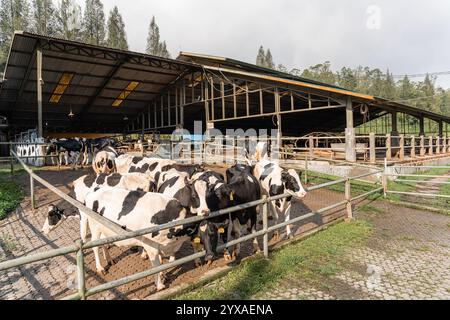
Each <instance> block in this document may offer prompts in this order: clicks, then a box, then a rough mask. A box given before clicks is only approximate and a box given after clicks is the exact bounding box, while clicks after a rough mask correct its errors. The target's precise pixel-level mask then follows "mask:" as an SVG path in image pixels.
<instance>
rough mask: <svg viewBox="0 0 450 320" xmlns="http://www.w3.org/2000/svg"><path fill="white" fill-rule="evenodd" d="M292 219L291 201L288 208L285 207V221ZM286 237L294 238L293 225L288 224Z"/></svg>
mask: <svg viewBox="0 0 450 320" xmlns="http://www.w3.org/2000/svg"><path fill="white" fill-rule="evenodd" d="M289 220H291V202H290V201H289V202H288V203H287V206H286V208H284V221H285V222H286V221H289ZM286 238H292V233H291V226H290V225H289V224H288V225H287V226H286Z"/></svg>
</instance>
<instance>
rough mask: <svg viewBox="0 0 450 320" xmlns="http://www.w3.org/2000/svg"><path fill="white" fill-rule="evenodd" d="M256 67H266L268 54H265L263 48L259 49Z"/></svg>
mask: <svg viewBox="0 0 450 320" xmlns="http://www.w3.org/2000/svg"><path fill="white" fill-rule="evenodd" d="M256 65H257V66H260V67H265V66H266V54H265V52H264V48H263V46H260V47H259V50H258V55H257V56H256Z"/></svg>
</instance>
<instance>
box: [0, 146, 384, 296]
mask: <svg viewBox="0 0 450 320" xmlns="http://www.w3.org/2000/svg"><path fill="white" fill-rule="evenodd" d="M12 155H13V156H14V157H15V158H16V159H17V160H18V161H19V163H20V164H21V166H22V167H23V168H24V169H25V171H26V172H27V174H28V175H29V176H30V182H31V184H30V186H31V188H34V182H33V181H34V180H36V181H37V182H39V183H41V184H43V185H44V186H45V187H47V188H48V189H50V190H51V191H52V192H54V193H56V194H57V195H58V197H60V198H61V199H63V200H65V201H68V202H70V203H71V204H72V205H74V206H75V207H76V208H78V209H80V210H83V212H86V214H88V215H89V216H90V217H91V218H93V219H95V220H96V221H99V222H100V223H102V224H104V225H105V226H107V227H108V228H110V229H111V230H113V231H114V232H116V233H117V235H116V236H113V237H108V238H104V239H101V240H96V241H88V242H86V243H83V242H82V241H81V240H78V241H76V243H75V244H74V245H71V246H66V247H62V248H58V249H54V250H50V251H46V252H42V253H38V254H33V255H29V256H25V257H19V258H16V259H13V260H9V261H5V262H1V263H0V271H1V270H7V269H10V268H15V267H19V266H22V265H25V264H30V263H34V262H38V261H41V260H45V259H50V258H54V257H57V256H61V255H66V254H70V253H76V265H77V284H78V290H77V293H74V294H71V295H69V296H67V297H65V299H86V298H87V297H89V296H92V295H94V294H96V293H100V292H102V291H106V290H109V289H112V288H115V287H118V286H121V285H124V284H127V283H130V282H132V281H136V280H139V279H141V278H144V277H148V276H150V275H154V274H156V273H159V272H162V271H164V270H167V269H171V268H173V267H176V266H180V265H182V264H184V263H187V262H189V261H194V260H195V259H197V258H201V257H203V256H204V255H205V251H202V252H198V253H194V254H192V255H189V256H186V257H182V258H180V259H177V260H175V261H173V262H169V263H165V264H163V265H161V266H158V267H152V268H150V269H148V270H146V271H143V272H140V273H137V274H133V275H129V276H126V277H124V278H121V279H117V280H114V281H110V282H106V283H104V284H101V285H99V286H96V287H93V288H86V287H85V265H84V259H83V257H84V251H85V250H87V249H90V248H93V247H98V246H102V245H106V244H111V243H114V242H118V241H121V240H125V239H130V238H138V239H139V240H140V241H145V238H144V237H143V236H144V235H147V234H151V233H153V232H156V231H159V230H164V229H168V228H172V227H175V226H179V225H183V224H188V223H193V222H200V221H202V220H205V219H211V218H214V217H217V216H219V215H224V214H229V213H231V212H235V211H238V210H241V209H243V208H247V207H252V206H258V205H262V206H263V214H262V219H263V228H262V230H259V231H257V232H256V233H252V234H248V235H245V236H243V237H240V238H238V239H234V240H232V241H229V242H228V243H226V244H222V245H221V246H219V247H218V249H223V248H225V247H227V246H232V245H235V244H238V243H242V242H245V241H248V240H250V239H253V238H255V237H260V236H262V237H263V254H264V256H265V257H266V258H269V245H268V240H269V239H268V234H269V232H272V231H275V230H277V229H280V228H282V227H285V226H286V225H290V224H295V223H297V222H300V221H304V220H306V219H310V218H312V217H314V216H317V215H320V214H322V213H324V212H327V211H329V210H332V209H335V208H339V207H345V208H346V209H345V212H346V214H345V218H346V219H351V218H352V202H355V201H357V200H359V199H363V198H365V197H367V196H369V195H371V194H375V193H381V192H382V191H383V187H377V188H374V189H373V190H370V191H368V192H366V193H364V194H360V195H358V196H355V197H352V196H351V182H352V181H353V180H356V179H361V178H364V177H367V176H370V175H374V174H376V173H373V172H371V173H364V174H361V175H357V176H351V177H347V178H345V179H340V180H336V181H332V182H328V183H324V184H321V185H316V186H313V187H310V188H309V189H308V191H313V190H318V189H321V188H327V187H330V186H332V185H337V184H345V200H343V201H339V202H337V203H334V204H332V205H329V206H326V207H323V208H321V209H319V210H317V211H314V212H310V213H308V214H305V215H302V216H300V217H296V218H293V219H290V220H289V221H284V222H282V223H279V224H276V225H272V226H270V227H269V225H268V217H267V206H268V203H269V202H270V201H276V200H278V199H282V198H285V197H290V196H292V194H290V193H286V194H283V195H279V196H274V197H264V198H263V199H261V200H258V201H253V202H250V203H246V204H243V205H239V206H236V207H232V208H227V209H224V210H220V211H217V212H213V213H211V214H210V215H209V216H208V217H200V216H199V217H192V218H188V219H185V220H181V221H176V222H169V223H166V224H164V225H161V226H157V227H152V228H147V229H143V230H136V231H129V230H123V229H122V228H121V227H120V226H119V225H115V224H114V223H112V222H111V221H109V220H107V219H105V218H103V217H102V216H100V215H98V214H97V213H96V212H94V211H92V210H90V209H89V208H87V207H85V206H84V205H83V204H81V203H80V202H78V201H76V200H75V199H73V198H71V197H69V196H68V195H66V194H64V193H63V192H61V191H60V190H59V189H58V188H56V187H54V186H53V185H51V184H50V183H48V182H47V181H45V180H44V179H42V178H41V177H39V176H38V175H37V174H36V173H34V172H33V171H32V170H31V169H30V168H29V167H28V166H27V165H26V164H25V163H24V162H23V161H22V160H21V159H20V157H18V156H17V155H16V154H15V153H14V152H12ZM31 195H32V196H31V198H33V190H31ZM341 218H343V217H341Z"/></svg>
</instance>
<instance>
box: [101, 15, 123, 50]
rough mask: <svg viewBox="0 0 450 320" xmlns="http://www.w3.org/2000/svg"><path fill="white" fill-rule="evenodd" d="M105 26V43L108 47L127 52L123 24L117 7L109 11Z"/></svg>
mask: <svg viewBox="0 0 450 320" xmlns="http://www.w3.org/2000/svg"><path fill="white" fill-rule="evenodd" d="M107 26H108V39H107V41H106V42H107V45H108V47H111V48H117V49H122V50H128V43H127V35H126V33H125V24H124V22H123V20H122V16H121V14H120V13H119V9H118V8H117V6H114V8H113V9H112V10H111V11H110V13H109V18H108V23H107Z"/></svg>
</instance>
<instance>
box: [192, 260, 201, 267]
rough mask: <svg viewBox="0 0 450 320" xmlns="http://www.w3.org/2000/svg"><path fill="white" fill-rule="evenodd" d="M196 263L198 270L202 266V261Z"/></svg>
mask: <svg viewBox="0 0 450 320" xmlns="http://www.w3.org/2000/svg"><path fill="white" fill-rule="evenodd" d="M194 263H195V267H196V268H199V267H201V266H202V261H201V260H200V259H195V261H194Z"/></svg>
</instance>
